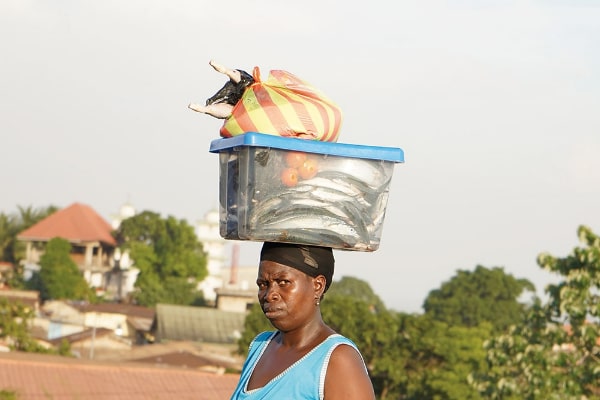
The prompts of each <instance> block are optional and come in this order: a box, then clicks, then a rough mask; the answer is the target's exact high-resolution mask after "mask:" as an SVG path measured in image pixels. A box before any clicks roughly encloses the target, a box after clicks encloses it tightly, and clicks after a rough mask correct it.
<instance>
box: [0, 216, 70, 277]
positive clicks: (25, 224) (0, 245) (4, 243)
mask: <svg viewBox="0 0 600 400" xmlns="http://www.w3.org/2000/svg"><path fill="white" fill-rule="evenodd" d="M17 208H18V213H12V214H4V213H0V261H7V262H10V263H12V264H13V265H14V267H15V269H16V273H15V274H13V275H12V276H10V277H9V279H8V282H7V283H8V285H9V286H11V287H15V288H22V287H24V286H25V282H24V281H23V279H22V271H21V270H20V269H21V268H22V267H21V264H20V260H22V259H23V258H24V257H25V244H24V243H23V242H20V241H18V240H17V235H18V234H19V233H21V232H22V231H24V230H25V229H27V228H29V227H31V226H32V225H34V224H36V223H37V222H39V221H41V220H42V219H44V218H46V217H47V216H48V215H50V214H52V213H54V212H55V211H56V210H58V208H57V207H55V206H48V207H45V208H38V209H34V208H33V207H31V206H29V207H21V206H18V207H17Z"/></svg>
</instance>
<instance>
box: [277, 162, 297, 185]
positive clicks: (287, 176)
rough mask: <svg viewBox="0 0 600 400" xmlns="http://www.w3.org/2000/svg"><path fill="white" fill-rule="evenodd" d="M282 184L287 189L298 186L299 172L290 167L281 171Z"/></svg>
mask: <svg viewBox="0 0 600 400" xmlns="http://www.w3.org/2000/svg"><path fill="white" fill-rule="evenodd" d="M281 183H283V184H284V185H285V186H287V187H293V186H296V185H297V184H298V170H297V169H296V168H291V167H290V168H285V169H284V170H283V171H281Z"/></svg>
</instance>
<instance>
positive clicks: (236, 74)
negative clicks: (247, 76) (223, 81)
mask: <svg viewBox="0 0 600 400" xmlns="http://www.w3.org/2000/svg"><path fill="white" fill-rule="evenodd" d="M209 64H210V66H211V67H213V68H214V69H215V71H217V72H220V73H222V74H225V75H227V76H228V77H229V79H231V80H232V81H233V82H235V83H240V81H241V80H242V75H241V74H240V71H238V70H235V69H229V68H227V67H225V66H223V65H221V64H218V63H216V62H215V61H214V60H210V62H209Z"/></svg>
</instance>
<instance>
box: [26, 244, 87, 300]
mask: <svg viewBox="0 0 600 400" xmlns="http://www.w3.org/2000/svg"><path fill="white" fill-rule="evenodd" d="M70 253H71V244H70V243H69V242H68V241H66V240H65V239H62V238H58V237H57V238H53V239H51V240H50V241H49V242H48V243H47V245H46V251H45V252H44V254H43V255H42V257H41V258H40V267H41V269H40V272H39V280H38V279H34V280H33V282H39V284H40V287H37V288H33V289H37V290H39V291H40V294H41V296H42V299H43V300H47V299H69V300H88V301H90V300H93V299H94V293H93V291H92V289H91V288H90V287H89V286H88V284H87V282H86V281H85V279H84V278H83V276H82V275H81V273H80V272H79V268H77V264H75V262H74V261H73V260H72V259H71V257H70Z"/></svg>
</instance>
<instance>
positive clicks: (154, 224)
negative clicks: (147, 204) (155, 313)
mask: <svg viewBox="0 0 600 400" xmlns="http://www.w3.org/2000/svg"><path fill="white" fill-rule="evenodd" d="M116 237H117V240H118V242H119V243H120V245H121V246H122V247H123V248H124V249H129V251H130V256H131V258H132V259H133V260H135V266H136V267H137V268H138V269H139V270H140V275H139V277H138V279H137V281H136V287H137V288H138V290H137V291H136V292H135V293H134V300H135V301H136V302H137V303H138V304H141V305H145V306H153V305H155V304H156V303H170V304H192V303H194V302H195V301H197V297H198V296H200V294H199V292H197V291H196V284H197V282H199V281H201V280H202V279H204V278H205V277H206V275H207V274H208V271H207V269H206V259H205V255H204V252H203V248H202V244H201V243H200V242H199V241H198V238H197V237H196V233H195V232H194V228H193V227H192V226H191V225H189V224H188V223H187V222H186V221H185V220H177V219H176V218H174V217H172V216H169V217H167V218H161V217H160V215H159V214H157V213H154V212H151V211H144V212H142V213H140V214H138V215H135V216H133V217H131V218H128V219H126V220H124V221H123V222H122V223H121V226H120V227H119V230H118V231H117V232H116Z"/></svg>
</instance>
